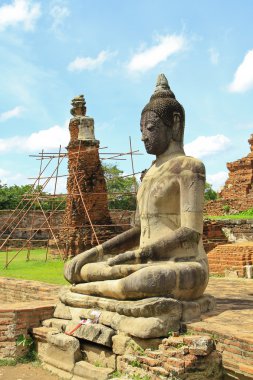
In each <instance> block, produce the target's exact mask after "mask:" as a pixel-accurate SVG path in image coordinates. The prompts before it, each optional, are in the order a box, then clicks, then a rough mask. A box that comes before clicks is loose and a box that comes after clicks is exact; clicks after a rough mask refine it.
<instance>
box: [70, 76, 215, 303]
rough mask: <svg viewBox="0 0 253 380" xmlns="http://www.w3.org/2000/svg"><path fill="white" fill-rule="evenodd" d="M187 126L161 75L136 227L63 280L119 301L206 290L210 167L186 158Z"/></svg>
mask: <svg viewBox="0 0 253 380" xmlns="http://www.w3.org/2000/svg"><path fill="white" fill-rule="evenodd" d="M184 125H185V113H184V109H183V107H182V105H181V104H180V103H179V102H178V101H177V100H176V98H175V95H174V93H173V92H172V91H171V89H170V87H169V85H168V81H167V79H166V77H165V76H164V75H163V74H160V75H159V76H158V80H157V85H156V88H155V91H154V93H153V95H152V96H151V98H150V101H149V103H148V104H147V105H146V106H145V107H144V109H143V111H142V114H141V122H140V127H141V134H142V141H143V143H144V146H145V149H146V151H147V153H148V154H152V155H154V156H155V160H154V161H153V163H152V166H151V167H150V169H149V170H147V172H146V174H145V176H144V178H143V180H142V183H141V185H140V187H139V190H138V194H137V211H136V218H135V225H134V226H133V227H132V228H131V229H129V230H128V231H126V232H123V233H121V234H120V235H118V236H116V237H114V238H112V239H110V240H108V241H106V242H104V243H103V244H101V245H98V246H96V247H93V248H91V249H89V250H87V251H85V252H83V253H81V254H79V255H77V256H76V257H74V258H73V259H72V260H71V261H69V262H68V263H66V266H65V278H66V279H67V280H68V281H69V282H70V283H72V284H80V283H82V293H83V294H87V295H92V296H101V297H107V298H113V299H118V300H127V299H131V300H134V299H143V298H147V297H156V296H163V297H172V298H176V299H178V300H193V299H196V298H198V297H200V296H201V295H202V294H203V292H204V290H205V288H206V286H207V282H208V264H207V256H206V253H205V251H204V248H203V243H202V229H203V203H204V187H205V168H204V165H203V163H202V162H201V161H199V160H197V159H195V158H193V157H189V156H186V155H185V152H184V149H183V136H184ZM108 255H109V257H110V258H109V259H107V260H105V257H106V256H107V257H108Z"/></svg>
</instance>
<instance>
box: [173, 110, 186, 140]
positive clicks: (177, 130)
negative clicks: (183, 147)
mask: <svg viewBox="0 0 253 380" xmlns="http://www.w3.org/2000/svg"><path fill="white" fill-rule="evenodd" d="M183 133H184V130H183V126H182V125H181V115H180V113H179V112H173V127H172V138H173V140H174V141H177V142H181V143H182V141H183Z"/></svg>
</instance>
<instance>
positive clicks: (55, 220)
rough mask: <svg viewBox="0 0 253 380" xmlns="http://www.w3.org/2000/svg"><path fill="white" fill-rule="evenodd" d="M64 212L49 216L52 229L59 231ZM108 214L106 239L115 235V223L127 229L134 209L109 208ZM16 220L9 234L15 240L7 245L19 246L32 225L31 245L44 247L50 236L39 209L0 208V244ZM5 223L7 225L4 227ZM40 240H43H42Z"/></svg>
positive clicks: (26, 237) (28, 234) (27, 237)
mask: <svg viewBox="0 0 253 380" xmlns="http://www.w3.org/2000/svg"><path fill="white" fill-rule="evenodd" d="M45 214H46V217H47V218H48V217H49V216H50V212H48V211H45ZM64 214H65V211H56V212H54V214H53V215H52V216H51V217H50V225H51V226H52V227H53V229H54V231H57V227H59V231H60V229H61V228H62V227H64V225H63V218H64ZM109 215H110V219H111V226H108V227H107V230H108V235H106V233H105V228H104V230H103V234H104V235H103V237H104V239H106V236H107V237H111V236H112V235H113V234H114V235H116V234H117V233H118V231H117V229H115V226H114V225H115V224H119V225H120V229H121V230H127V229H128V228H129V227H130V223H132V220H133V217H134V211H127V210H110V211H109ZM18 221H20V224H19V225H18V228H17V229H16V230H15V231H14V233H13V234H12V236H11V239H17V240H16V241H10V242H8V243H7V245H8V246H12V247H21V246H22V245H23V244H24V243H25V241H26V240H27V239H29V237H30V233H31V231H29V228H31V226H33V229H34V230H36V229H38V232H36V234H35V236H34V237H33V239H34V240H35V241H33V242H32V246H33V247H46V244H47V239H48V238H49V236H51V234H50V233H49V231H48V225H47V223H45V217H44V215H43V213H42V211H40V210H36V211H29V212H28V213H25V212H23V211H22V212H20V211H15V213H13V211H10V210H0V226H1V231H2V232H4V231H5V233H4V234H3V236H1V238H0V244H2V242H3V241H4V240H5V239H6V238H7V237H8V235H9V233H10V232H11V230H12V226H15V225H16V224H17V222H18ZM5 225H7V226H9V227H8V228H6V227H5ZM44 228H45V229H44ZM88 228H89V227H88ZM95 229H96V231H97V230H98V227H95ZM98 235H99V233H98ZM22 239H24V240H22ZM42 240H45V241H44V242H43V241H42Z"/></svg>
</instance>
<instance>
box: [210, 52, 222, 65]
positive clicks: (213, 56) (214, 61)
mask: <svg viewBox="0 0 253 380" xmlns="http://www.w3.org/2000/svg"><path fill="white" fill-rule="evenodd" d="M208 53H209V57H210V61H211V63H212V64H213V65H218V63H219V58H220V53H219V52H218V50H217V49H215V48H210V49H209V50H208Z"/></svg>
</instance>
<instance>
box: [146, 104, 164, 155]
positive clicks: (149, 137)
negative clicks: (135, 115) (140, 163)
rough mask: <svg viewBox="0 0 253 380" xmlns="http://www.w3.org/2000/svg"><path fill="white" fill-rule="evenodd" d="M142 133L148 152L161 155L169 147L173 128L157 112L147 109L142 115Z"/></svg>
mask: <svg viewBox="0 0 253 380" xmlns="http://www.w3.org/2000/svg"><path fill="white" fill-rule="evenodd" d="M141 133H142V141H143V142H144V145H145V149H146V152H147V153H149V154H154V155H156V156H159V155H160V154H162V153H164V152H165V151H166V149H167V148H168V146H169V143H170V140H171V130H170V128H168V127H167V126H166V125H165V124H164V122H163V121H162V119H160V118H159V116H158V115H157V114H156V113H155V112H152V111H147V112H145V113H144V114H143V115H142V118H141Z"/></svg>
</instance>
